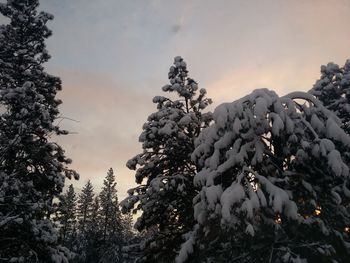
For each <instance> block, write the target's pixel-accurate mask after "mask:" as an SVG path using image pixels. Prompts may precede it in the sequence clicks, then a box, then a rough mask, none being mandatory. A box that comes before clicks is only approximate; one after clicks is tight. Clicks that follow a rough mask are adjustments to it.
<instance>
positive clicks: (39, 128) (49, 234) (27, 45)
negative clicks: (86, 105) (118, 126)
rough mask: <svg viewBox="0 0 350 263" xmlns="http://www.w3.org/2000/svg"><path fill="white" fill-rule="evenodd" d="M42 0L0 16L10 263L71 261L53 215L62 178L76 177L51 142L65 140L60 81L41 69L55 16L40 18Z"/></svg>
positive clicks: (4, 223)
mask: <svg viewBox="0 0 350 263" xmlns="http://www.w3.org/2000/svg"><path fill="white" fill-rule="evenodd" d="M38 5H39V2H38V0H8V1H6V2H5V3H0V13H1V14H2V15H4V16H5V17H7V18H8V19H9V24H4V25H1V26H0V105H1V116H0V151H1V152H0V207H1V210H0V232H1V236H0V258H1V260H3V261H9V260H11V262H51V261H53V262H66V261H67V258H68V257H69V251H68V250H67V249H65V248H63V247H61V246H59V245H58V244H57V231H56V230H55V228H54V227H53V224H52V222H51V220H50V215H51V213H52V212H53V206H52V202H53V199H54V198H55V197H58V196H59V194H60V193H61V192H62V189H63V186H64V181H65V178H66V177H68V178H71V177H75V178H77V177H78V175H77V173H76V172H74V171H72V170H70V169H68V168H67V165H68V164H69V163H70V162H71V160H70V159H67V158H66V157H65V155H64V151H63V149H62V148H61V147H60V146H59V145H58V144H56V143H54V142H51V141H50V137H51V136H52V135H53V134H56V135H60V134H67V132H66V131H64V130H61V129H60V128H59V127H58V126H57V125H55V120H57V118H58V117H59V110H58V105H59V104H60V103H61V101H60V100H58V99H56V93H57V92H58V91H59V90H61V81H60V79H59V78H57V77H55V76H52V75H49V74H47V73H46V72H45V71H44V68H43V64H44V63H45V62H46V61H47V60H48V59H49V58H50V56H49V54H48V52H47V50H46V48H45V39H46V38H48V37H49V36H50V35H51V31H50V30H49V29H48V27H47V26H46V23H47V22H48V21H49V20H51V19H52V18H53V17H52V15H50V14H48V13H45V12H40V13H38V12H37V7H38Z"/></svg>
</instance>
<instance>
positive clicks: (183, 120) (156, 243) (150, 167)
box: [122, 57, 211, 262]
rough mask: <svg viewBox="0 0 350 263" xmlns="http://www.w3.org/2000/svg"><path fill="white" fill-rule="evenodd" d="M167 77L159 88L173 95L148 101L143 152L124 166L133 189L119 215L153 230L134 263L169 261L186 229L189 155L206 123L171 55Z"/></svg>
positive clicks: (197, 96) (200, 98) (191, 171)
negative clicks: (134, 218) (130, 175)
mask: <svg viewBox="0 0 350 263" xmlns="http://www.w3.org/2000/svg"><path fill="white" fill-rule="evenodd" d="M168 77H169V81H170V83H169V84H167V85H165V86H164V87H163V88H162V90H163V91H164V92H169V93H175V96H176V97H175V96H174V97H175V99H171V98H168V97H164V96H156V97H154V99H153V102H154V103H155V104H156V105H157V111H156V112H154V113H152V114H151V115H150V116H149V117H148V120H147V122H146V123H145V124H144V125H143V132H142V133H141V135H140V137H139V141H140V142H141V143H142V148H143V152H142V153H140V154H138V155H136V156H135V157H134V158H132V159H131V160H129V161H128V163H127V166H128V168H129V169H132V170H136V175H135V177H136V183H137V184H139V186H137V187H136V188H134V189H130V190H129V191H128V193H129V197H127V198H126V199H125V200H124V201H123V202H122V206H123V208H124V211H133V212H134V213H136V212H137V211H141V212H142V214H141V216H140V217H139V218H138V220H137V222H136V225H135V227H136V228H137V229H138V230H139V231H143V230H147V229H149V228H155V229H157V231H156V232H155V235H154V236H152V237H150V238H149V239H147V240H145V242H144V243H143V244H141V246H142V247H143V249H142V250H143V251H144V254H143V255H142V256H141V258H140V259H139V260H140V261H142V260H144V261H155V262H163V261H168V260H169V258H173V259H174V258H175V254H176V250H177V249H178V248H179V244H180V243H181V240H182V234H183V233H185V232H187V231H188V230H189V229H191V228H192V226H193V224H194V221H193V211H192V199H193V197H194V196H195V195H196V189H195V188H194V185H193V177H194V175H195V173H196V171H197V167H196V165H195V163H194V162H192V161H191V153H192V151H193V150H194V141H195V139H196V137H197V136H198V135H199V133H200V132H201V130H202V129H203V128H205V127H206V126H208V124H209V122H210V121H211V113H203V110H204V109H205V108H206V107H207V106H208V105H209V104H210V103H211V100H210V99H208V98H206V90H205V89H200V90H198V84H197V82H196V81H194V80H193V79H191V78H190V77H189V76H188V70H187V65H186V63H185V61H184V60H183V59H182V58H181V57H175V59H174V65H173V66H171V67H170V71H169V74H168Z"/></svg>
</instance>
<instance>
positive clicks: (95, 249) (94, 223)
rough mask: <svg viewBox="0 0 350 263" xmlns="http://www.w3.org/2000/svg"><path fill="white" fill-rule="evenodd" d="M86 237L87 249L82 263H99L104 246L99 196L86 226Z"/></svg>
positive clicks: (94, 201)
mask: <svg viewBox="0 0 350 263" xmlns="http://www.w3.org/2000/svg"><path fill="white" fill-rule="evenodd" d="M85 229H86V230H85V231H86V234H85V235H86V236H85V237H83V238H84V242H86V246H85V249H84V250H83V251H82V256H81V262H84V263H95V262H99V258H100V255H99V250H100V246H101V244H102V242H101V235H102V231H101V218H100V200H99V197H98V196H95V198H94V200H93V205H92V210H91V219H90V220H89V221H88V222H87V224H86V226H85Z"/></svg>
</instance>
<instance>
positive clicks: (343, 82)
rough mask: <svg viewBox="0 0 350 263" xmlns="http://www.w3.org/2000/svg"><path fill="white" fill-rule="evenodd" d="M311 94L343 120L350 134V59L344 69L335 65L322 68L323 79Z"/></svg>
mask: <svg viewBox="0 0 350 263" xmlns="http://www.w3.org/2000/svg"><path fill="white" fill-rule="evenodd" d="M309 92H310V93H311V94H312V95H314V96H315V97H316V98H317V99H319V100H320V101H321V102H322V103H323V104H324V105H325V106H326V107H327V108H328V109H329V110H331V111H333V112H334V113H335V114H336V115H337V116H338V117H339V118H340V119H341V120H342V123H343V125H342V127H343V128H344V130H345V131H346V133H347V134H350V59H348V60H347V61H346V62H345V65H344V66H343V67H339V66H338V65H337V64H334V63H328V64H327V65H326V66H325V65H323V66H321V77H320V79H319V80H317V81H316V83H315V85H314V87H313V88H312V89H311V90H310V91H309Z"/></svg>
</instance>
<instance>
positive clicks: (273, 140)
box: [177, 89, 350, 263]
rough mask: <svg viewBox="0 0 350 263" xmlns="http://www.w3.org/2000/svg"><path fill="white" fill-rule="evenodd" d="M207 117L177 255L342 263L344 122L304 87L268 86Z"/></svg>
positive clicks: (345, 242) (347, 142)
mask: <svg viewBox="0 0 350 263" xmlns="http://www.w3.org/2000/svg"><path fill="white" fill-rule="evenodd" d="M213 116H214V121H215V122H214V124H212V125H211V126H210V127H209V128H207V129H205V130H203V132H202V133H201V134H200V136H199V137H198V140H197V144H196V145H197V147H196V149H195V150H194V152H193V154H192V158H193V160H194V161H195V162H196V163H197V164H198V166H200V167H202V169H201V171H200V172H199V173H197V174H196V176H195V178H194V182H195V184H196V186H198V187H200V188H201V190H200V192H199V194H198V195H197V196H196V197H195V199H194V216H195V219H196V221H197V224H196V226H195V227H194V228H193V230H192V231H191V232H189V233H188V235H187V241H186V242H185V243H184V244H183V245H182V247H181V250H180V252H179V255H178V257H177V262H186V261H188V262H202V259H203V258H206V259H207V260H208V261H209V262H242V263H244V262H252V263H254V262H261V263H262V262H276V263H277V262H281V263H282V262H339V263H340V262H347V261H348V259H349V256H350V253H349V248H350V243H349V241H350V240H349V230H350V216H349V198H350V190H349V181H348V178H349V168H348V166H347V165H346V164H345V162H344V159H342V157H343V156H344V155H343V154H344V153H346V152H348V151H349V147H350V138H349V136H348V135H347V134H346V133H345V132H344V131H343V130H342V129H341V128H340V126H339V125H340V124H341V122H340V120H339V119H338V118H337V117H336V116H335V115H334V114H333V113H332V112H330V111H329V110H327V109H326V108H325V107H324V106H323V105H322V103H321V102H320V101H318V100H316V99H315V98H314V97H313V96H312V95H310V94H308V93H302V92H295V93H291V94H289V95H286V96H284V97H279V96H278V95H277V94H276V93H275V92H273V91H269V90H266V89H261V90H255V91H254V92H253V93H251V94H250V95H248V96H246V97H243V98H242V99H239V100H237V101H235V102H232V103H225V104H222V105H220V106H218V107H217V108H216V109H215V112H214V114H213ZM191 254H192V255H191ZM189 255H191V256H189Z"/></svg>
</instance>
